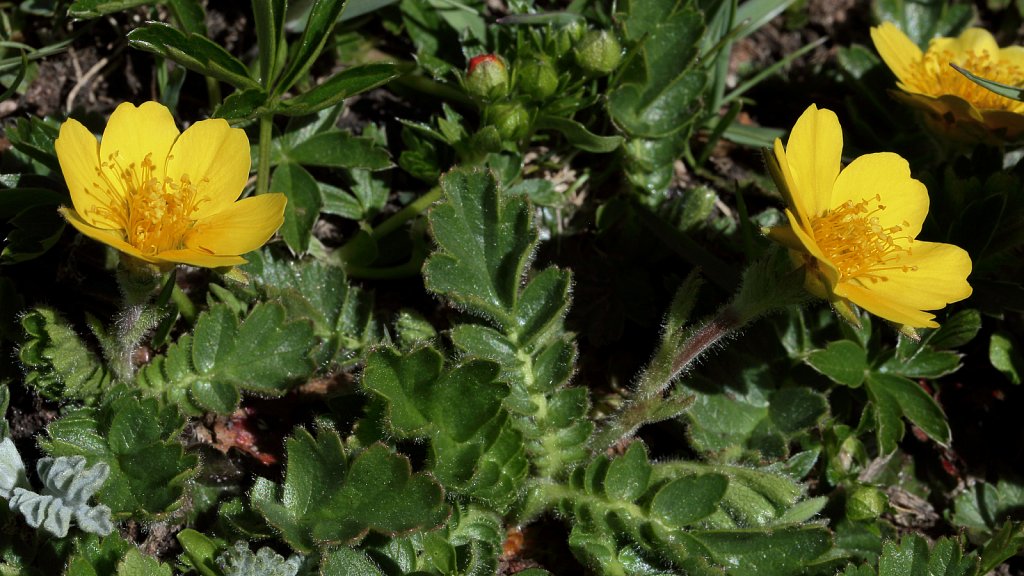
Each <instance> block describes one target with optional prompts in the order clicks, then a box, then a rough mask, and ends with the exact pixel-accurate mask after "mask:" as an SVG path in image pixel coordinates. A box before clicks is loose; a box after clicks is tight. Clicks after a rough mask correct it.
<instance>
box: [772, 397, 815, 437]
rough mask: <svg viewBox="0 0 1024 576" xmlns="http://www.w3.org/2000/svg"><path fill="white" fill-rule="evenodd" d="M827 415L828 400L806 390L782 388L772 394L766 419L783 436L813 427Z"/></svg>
mask: <svg viewBox="0 0 1024 576" xmlns="http://www.w3.org/2000/svg"><path fill="white" fill-rule="evenodd" d="M827 413H828V400H827V399H826V398H825V397H824V396H823V395H822V394H820V393H818V392H815V391H814V390H810V389H808V388H783V389H782V390H777V391H775V392H773V393H772V396H771V404H769V405H768V417H769V418H770V419H771V421H772V423H774V424H775V426H776V427H777V428H778V429H779V430H780V431H782V432H783V433H784V434H795V433H797V432H799V431H801V430H804V429H806V428H811V427H813V426H815V425H816V424H817V423H818V421H819V420H820V419H821V418H822V416H824V415H825V414H827Z"/></svg>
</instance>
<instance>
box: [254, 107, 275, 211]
mask: <svg viewBox="0 0 1024 576" xmlns="http://www.w3.org/2000/svg"><path fill="white" fill-rule="evenodd" d="M273 135H274V118H273V116H272V115H270V114H264V115H262V116H260V142H259V144H258V146H259V154H260V155H259V164H258V165H257V166H256V194H266V193H267V192H269V191H270V141H271V139H272V137H273Z"/></svg>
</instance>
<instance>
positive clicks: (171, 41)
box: [128, 22, 260, 90]
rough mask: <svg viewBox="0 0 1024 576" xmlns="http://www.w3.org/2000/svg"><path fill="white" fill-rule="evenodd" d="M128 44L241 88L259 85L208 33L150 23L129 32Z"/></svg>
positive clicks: (257, 86) (160, 23)
mask: <svg viewBox="0 0 1024 576" xmlns="http://www.w3.org/2000/svg"><path fill="white" fill-rule="evenodd" d="M128 43H129V44H130V45H131V46H132V47H134V48H138V49H140V50H145V51H147V52H152V53H154V54H159V55H160V56H163V57H165V58H168V59H170V60H173V61H175V62H177V63H178V64H181V65H182V66H184V67H185V68H188V69H189V70H192V71H194V72H199V73H200V74H202V75H204V76H210V77H212V78H216V79H217V80H221V81H223V82H227V83H228V84H231V85H232V86H234V87H235V88H238V89H239V90H244V89H246V88H259V87H260V85H259V83H257V82H256V81H255V80H253V79H252V78H250V77H249V71H248V70H247V69H246V67H245V64H243V63H242V62H241V61H240V60H238V59H237V58H235V57H234V56H232V55H231V54H230V53H229V52H228V51H227V50H225V49H224V48H223V47H222V46H221V45H220V44H217V43H215V42H213V41H211V40H210V39H209V38H206V37H205V36H200V35H198V34H185V33H184V32H181V31H180V30H178V29H176V28H174V27H173V26H170V25H168V24H164V23H162V22H149V23H147V24H144V25H142V26H140V27H139V28H136V29H134V30H132V31H131V32H129V33H128Z"/></svg>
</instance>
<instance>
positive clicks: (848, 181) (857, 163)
mask: <svg viewBox="0 0 1024 576" xmlns="http://www.w3.org/2000/svg"><path fill="white" fill-rule="evenodd" d="M876 196H877V198H878V200H877V202H875V201H872V202H870V204H871V206H876V205H880V206H881V208H880V209H879V210H878V211H876V212H873V216H874V217H875V218H877V219H878V224H879V225H880V226H881V227H882V228H891V227H894V226H898V227H900V228H901V234H900V235H901V236H910V237H911V238H916V237H917V235H918V233H920V232H921V225H922V224H923V223H924V219H925V216H927V215H928V203H929V200H928V189H927V188H925V186H924V184H922V183H921V182H919V181H917V180H914V179H913V178H911V177H910V164H908V163H907V161H906V160H904V159H903V158H901V157H900V156H899V155H898V154H893V153H891V152H880V153H877V154H866V155H864V156H861V157H859V158H857V159H856V160H854V161H853V162H851V163H850V165H849V166H847V167H846V168H844V169H843V171H842V172H841V173H840V174H839V178H837V179H836V185H835V188H834V189H833V191H832V203H833V206H841V205H842V204H844V203H846V202H851V203H854V204H856V203H858V202H863V201H865V200H873V199H874V198H876Z"/></svg>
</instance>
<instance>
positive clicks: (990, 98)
mask: <svg viewBox="0 0 1024 576" xmlns="http://www.w3.org/2000/svg"><path fill="white" fill-rule="evenodd" d="M950 62H952V63H954V64H956V65H957V66H960V67H961V68H963V69H965V70H967V71H968V72H971V73H972V74H975V75H977V76H981V77H982V78H986V79H988V80H994V81H996V82H999V83H1001V84H1007V85H1009V86H1017V85H1019V84H1020V83H1021V81H1022V80H1024V71H1022V70H1021V68H1020V67H1019V66H1017V65H1015V64H1011V63H1009V62H1006V61H1002V60H1000V59H999V57H998V55H996V56H995V57H993V56H992V55H991V54H989V51H988V50H981V51H977V52H976V51H973V50H972V51H969V52H963V53H959V54H957V53H954V52H952V51H950V50H936V51H931V50H929V51H928V52H926V53H925V55H924V61H923V62H922V66H921V67H920V68H918V69H916V71H915V72H916V73H915V74H914V76H913V78H912V79H911V82H909V83H908V84H911V85H912V86H913V87H914V88H915V90H916V91H918V92H921V93H923V94H929V95H931V96H941V95H943V94H952V95H955V96H959V97H961V98H963V99H964V100H966V101H968V102H970V103H971V104H973V105H974V107H975V108H978V109H979V110H1009V111H1012V112H1020V111H1024V104H1022V103H1021V102H1017V101H1016V100H1012V99H1010V98H1007V97H1005V96H1000V95H999V94H996V93H995V92H992V91H991V90H989V89H987V88H984V87H982V86H979V85H978V84H975V83H974V82H972V81H971V80H970V79H968V78H967V77H966V76H964V75H963V74H961V73H959V72H957V71H956V70H955V69H954V68H953V67H952V66H950V65H949V64H950Z"/></svg>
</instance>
